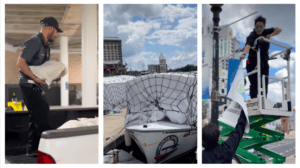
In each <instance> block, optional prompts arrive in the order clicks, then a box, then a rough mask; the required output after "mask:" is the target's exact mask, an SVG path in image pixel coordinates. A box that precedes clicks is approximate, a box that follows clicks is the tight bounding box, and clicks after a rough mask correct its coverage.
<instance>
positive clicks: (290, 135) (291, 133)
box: [284, 130, 296, 139]
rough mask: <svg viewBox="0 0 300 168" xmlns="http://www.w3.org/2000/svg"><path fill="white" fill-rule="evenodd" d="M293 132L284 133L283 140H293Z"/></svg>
mask: <svg viewBox="0 0 300 168" xmlns="http://www.w3.org/2000/svg"><path fill="white" fill-rule="evenodd" d="M295 132H296V131H295V130H292V131H290V132H289V134H287V133H285V134H284V139H295V136H296V134H295Z"/></svg>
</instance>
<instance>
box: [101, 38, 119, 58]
mask: <svg viewBox="0 0 300 168" xmlns="http://www.w3.org/2000/svg"><path fill="white" fill-rule="evenodd" d="M103 47H104V48H103V53H104V61H113V60H120V61H121V62H123V61H122V43H121V41H120V40H104V43H103Z"/></svg>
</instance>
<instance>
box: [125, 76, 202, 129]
mask: <svg viewBox="0 0 300 168" xmlns="http://www.w3.org/2000/svg"><path fill="white" fill-rule="evenodd" d="M126 89H127V91H126V102H127V111H128V114H127V116H126V121H125V126H127V125H133V124H132V123H131V122H134V124H136V123H141V122H142V121H144V120H145V118H143V119H142V118H139V121H137V120H138V119H137V117H141V116H142V115H141V114H144V115H143V116H148V118H149V119H148V122H156V121H160V120H164V117H165V116H166V114H165V115H163V114H162V113H166V112H167V115H169V116H168V118H169V119H170V120H171V122H173V123H178V124H189V125H195V124H196V123H197V76H196V74H190V73H189V74H182V73H165V74H163V73H162V74H150V75H145V76H142V77H138V78H134V79H132V80H129V81H127V83H126ZM138 113H141V114H140V115H139V114H138ZM150 113H151V114H150Z"/></svg>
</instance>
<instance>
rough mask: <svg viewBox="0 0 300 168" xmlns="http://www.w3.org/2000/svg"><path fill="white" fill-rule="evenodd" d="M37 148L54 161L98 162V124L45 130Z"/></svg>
mask: <svg viewBox="0 0 300 168" xmlns="http://www.w3.org/2000/svg"><path fill="white" fill-rule="evenodd" d="M38 150H39V151H40V152H43V153H45V154H48V155H50V156H51V157H52V158H53V159H54V160H55V162H56V163H71V164H73V163H98V126H91V127H78V128H68V129H61V130H51V131H45V132H43V134H42V137H41V140H40V144H39V149H38Z"/></svg>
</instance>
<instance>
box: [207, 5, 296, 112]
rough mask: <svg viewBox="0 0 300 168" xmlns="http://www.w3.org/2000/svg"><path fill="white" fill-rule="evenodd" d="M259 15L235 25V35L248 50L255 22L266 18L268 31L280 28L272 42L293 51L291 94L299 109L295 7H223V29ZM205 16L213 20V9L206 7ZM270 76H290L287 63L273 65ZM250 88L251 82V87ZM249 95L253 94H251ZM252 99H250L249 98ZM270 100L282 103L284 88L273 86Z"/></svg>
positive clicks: (275, 61)
mask: <svg viewBox="0 0 300 168" xmlns="http://www.w3.org/2000/svg"><path fill="white" fill-rule="evenodd" d="M256 11H258V13H257V14H255V15H253V16H250V17H248V18H247V19H244V20H242V21H240V22H238V23H236V24H234V25H232V26H231V27H232V29H233V35H234V36H236V37H237V39H238V40H239V41H241V46H244V44H245V42H246V37H247V36H248V35H249V34H250V32H251V31H253V28H254V19H255V18H256V17H257V16H259V15H262V16H263V17H265V18H266V20H267V21H266V28H270V27H279V28H281V29H282V32H281V33H280V34H279V35H277V36H274V37H272V38H271V40H272V41H276V42H280V43H281V44H284V45H286V46H290V47H293V49H292V53H291V61H290V69H291V82H292V83H291V90H292V101H293V102H292V104H293V107H295V5H284V4H276V5H273V4H271V5H269V4H267V5H263V4H259V5H256V4H251V5H246V4H241V5H233V4H225V5H223V6H222V12H221V13H220V19H221V20H220V25H224V24H229V23H231V22H233V21H235V20H238V19H240V18H242V17H244V16H247V15H249V14H251V13H253V12H256ZM202 16H203V17H208V18H212V12H211V11H210V5H202ZM282 49H283V48H281V47H277V46H275V45H272V44H271V46H270V50H269V52H270V54H273V53H276V52H278V51H281V50H282ZM243 64H244V67H245V66H246V59H244V62H243ZM269 65H270V76H273V77H284V76H286V75H287V62H286V61H285V60H283V59H276V60H272V61H269ZM247 87H249V82H248V84H247ZM248 93H249V92H248ZM246 98H247V99H249V98H250V97H249V96H246ZM268 98H270V99H271V100H273V101H275V102H279V101H281V99H282V96H281V84H280V83H279V82H278V83H273V84H270V85H269V93H268Z"/></svg>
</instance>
